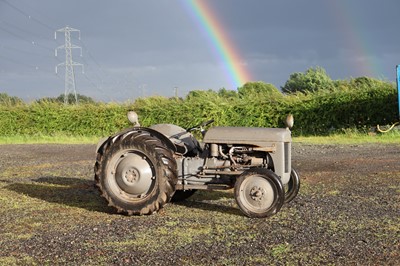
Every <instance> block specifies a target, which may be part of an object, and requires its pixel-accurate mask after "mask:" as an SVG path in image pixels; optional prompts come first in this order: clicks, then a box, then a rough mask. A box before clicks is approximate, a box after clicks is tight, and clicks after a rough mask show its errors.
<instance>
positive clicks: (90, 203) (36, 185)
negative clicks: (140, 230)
mask: <svg viewBox="0 0 400 266" xmlns="http://www.w3.org/2000/svg"><path fill="white" fill-rule="evenodd" d="M7 183H9V182H7ZM4 188H5V189H7V190H10V191H14V192H16V193H19V194H22V195H26V196H29V197H32V198H36V199H39V200H43V201H46V202H49V203H56V204H61V205H67V206H70V207H76V208H82V209H86V210H88V211H95V212H104V213H116V212H115V211H114V209H113V208H111V207H108V206H107V203H106V201H105V200H104V199H103V198H102V197H100V193H99V192H98V190H97V188H96V187H95V185H94V182H93V181H92V180H87V179H81V178H71V177H60V176H45V177H39V178H35V179H32V180H31V182H26V181H25V182H20V183H15V182H13V183H10V184H8V185H6V186H5V187H4Z"/></svg>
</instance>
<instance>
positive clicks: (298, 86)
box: [281, 67, 334, 93]
mask: <svg viewBox="0 0 400 266" xmlns="http://www.w3.org/2000/svg"><path fill="white" fill-rule="evenodd" d="M333 84H334V82H333V81H332V79H331V78H330V77H329V76H328V75H327V74H326V72H325V70H324V69H323V68H322V67H316V68H309V69H307V71H306V72H305V73H300V72H297V73H293V74H291V75H290V77H289V79H288V80H287V81H286V83H285V85H284V86H283V87H281V89H282V92H284V93H294V92H298V91H299V92H315V91H317V90H321V89H332V88H333Z"/></svg>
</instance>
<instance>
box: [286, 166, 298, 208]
mask: <svg viewBox="0 0 400 266" xmlns="http://www.w3.org/2000/svg"><path fill="white" fill-rule="evenodd" d="M284 187H285V203H289V202H291V201H292V200H293V199H294V198H295V197H296V196H297V194H298V193H299V190H300V176H299V174H298V173H297V171H296V170H295V169H294V168H292V171H291V172H290V179H289V182H288V183H287V184H286V185H285V186H284Z"/></svg>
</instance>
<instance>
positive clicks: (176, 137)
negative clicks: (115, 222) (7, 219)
mask: <svg viewBox="0 0 400 266" xmlns="http://www.w3.org/2000/svg"><path fill="white" fill-rule="evenodd" d="M128 119H129V120H130V121H131V122H132V123H133V124H134V126H133V127H132V128H128V129H125V130H123V131H121V132H119V133H117V134H115V135H113V136H110V137H108V138H106V139H103V140H102V141H100V142H99V144H98V147H97V158H96V164H95V167H94V170H95V182H96V185H97V187H98V188H99V190H100V192H101V195H102V196H103V197H104V198H105V199H106V200H107V201H108V203H109V205H110V206H113V207H115V208H116V210H117V212H119V213H124V214H127V215H144V214H151V213H153V212H156V211H158V210H159V209H160V208H162V207H163V206H164V205H165V204H166V203H168V202H169V201H171V200H172V201H179V200H184V199H186V198H188V197H190V196H191V195H193V193H195V192H196V191H197V190H200V189H205V190H214V189H216V190H221V189H231V188H234V196H235V199H236V202H237V204H238V206H239V208H240V209H241V210H242V212H243V213H244V214H245V215H246V216H248V217H260V218H261V217H268V216H271V215H273V214H275V213H277V212H278V211H279V210H280V209H281V207H282V205H283V204H284V203H288V202H290V201H291V200H292V199H293V198H295V197H296V195H297V193H298V191H299V188H300V178H299V175H298V173H297V172H296V171H295V170H294V169H293V168H292V167H291V131H290V128H291V127H292V126H293V117H292V116H291V115H289V116H288V118H287V119H286V120H287V121H286V124H287V128H247V127H213V128H210V129H209V130H207V131H206V130H204V127H206V126H207V125H209V124H210V123H212V122H213V120H209V121H206V122H204V123H201V124H200V125H197V126H194V127H191V128H188V129H183V128H181V127H179V126H176V125H171V124H157V125H154V126H151V127H149V128H147V127H141V126H140V125H139V121H138V117H137V114H136V113H135V112H133V111H131V112H129V113H128ZM196 130H199V131H200V132H201V134H202V136H203V139H202V141H201V142H199V141H197V140H196V138H195V137H194V135H193V134H192V133H191V132H194V131H196ZM198 135H200V134H198Z"/></svg>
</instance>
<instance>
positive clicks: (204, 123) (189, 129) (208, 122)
mask: <svg viewBox="0 0 400 266" xmlns="http://www.w3.org/2000/svg"><path fill="white" fill-rule="evenodd" d="M212 122H214V119H211V120H208V121H204V122H202V123H200V124H198V125H196V126H194V127H190V128H188V129H186V131H187V132H190V131H193V130H195V129H202V128H203V127H205V126H208V125H209V124H211V123H212Z"/></svg>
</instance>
